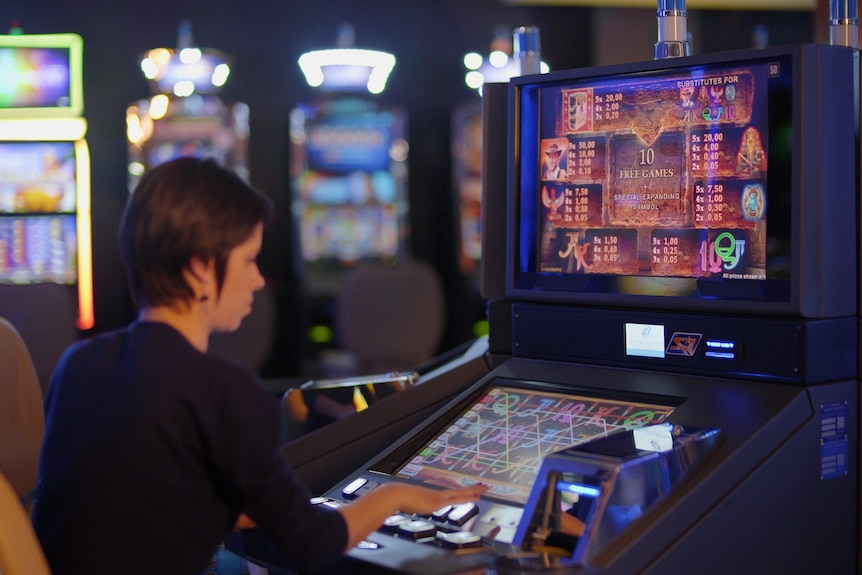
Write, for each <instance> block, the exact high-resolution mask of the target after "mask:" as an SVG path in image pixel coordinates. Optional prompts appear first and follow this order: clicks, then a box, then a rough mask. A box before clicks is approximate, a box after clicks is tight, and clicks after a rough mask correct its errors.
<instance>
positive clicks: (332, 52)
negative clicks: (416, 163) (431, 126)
mask: <svg viewBox="0 0 862 575" xmlns="http://www.w3.org/2000/svg"><path fill="white" fill-rule="evenodd" d="M395 61H396V60H395V56H393V55H392V54H389V53H387V52H382V51H378V50H367V49H359V48H356V47H354V31H353V28H352V26H350V25H348V24H345V25H343V26H341V27H340V28H339V31H338V39H337V42H336V47H335V48H331V49H324V50H313V51H310V52H306V53H304V54H302V55H301V57H300V58H299V62H298V63H299V66H300V68H301V70H302V72H303V74H304V76H305V78H306V81H307V82H308V84H309V86H310V87H312V88H314V89H315V92H316V94H315V97H314V98H310V99H309V100H308V101H304V102H299V103H297V105H296V106H295V107H294V109H293V110H291V113H290V179H291V198H290V204H291V211H292V216H293V218H294V221H295V225H296V228H297V236H298V240H299V241H298V244H299V246H300V249H299V252H300V254H299V263H300V265H299V266H298V267H299V268H301V275H302V282H303V284H304V295H305V299H306V300H307V307H306V312H305V313H306V320H307V323H308V340H309V341H308V343H309V344H311V346H312V348H311V349H310V354H309V355H311V356H312V357H313V358H315V359H316V358H317V356H318V355H319V354H320V352H321V351H324V350H327V349H331V348H332V347H334V346H336V347H337V345H338V342H336V341H334V333H333V332H334V329H335V328H334V324H335V300H336V298H337V296H338V294H339V292H340V291H341V289H342V287H343V285H344V280H345V277H346V276H347V274H349V273H350V272H351V271H352V270H353V269H355V268H356V267H359V266H363V265H378V266H384V267H398V266H399V265H401V264H402V263H403V262H405V261H406V260H407V259H408V258H409V249H408V247H409V245H408V242H409V225H408V222H409V215H410V202H409V196H408V155H409V144H408V139H407V130H408V114H407V110H406V108H405V107H404V106H403V105H401V104H398V103H395V102H390V101H387V100H386V99H385V97H384V96H383V92H384V91H385V89H386V82H387V79H388V77H389V74H390V73H391V72H392V69H393V68H394V66H395ZM319 363H320V365H321V367H320V370H322V372H323V373H325V374H327V373H328V374H329V375H335V376H338V375H354V374H353V373H351V370H350V368H347V373H346V374H345V373H339V370H343V369H344V368H343V367H339V366H338V365H335V364H337V362H332V363H333V365H330V364H329V363H328V362H327V360H326V358H325V357H321V358H320V361H319ZM333 370H334V371H333Z"/></svg>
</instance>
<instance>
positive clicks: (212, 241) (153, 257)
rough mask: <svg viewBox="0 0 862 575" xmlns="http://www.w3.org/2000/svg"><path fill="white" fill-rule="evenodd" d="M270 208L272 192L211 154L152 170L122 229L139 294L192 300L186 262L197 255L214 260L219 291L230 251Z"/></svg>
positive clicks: (149, 302) (143, 302) (141, 298)
mask: <svg viewBox="0 0 862 575" xmlns="http://www.w3.org/2000/svg"><path fill="white" fill-rule="evenodd" d="M271 213H272V204H271V202H270V201H269V199H268V198H266V197H265V196H263V195H262V194H261V193H259V192H257V191H256V190H254V189H253V188H252V187H251V186H249V185H248V184H247V183H246V182H245V181H244V180H243V179H242V178H240V177H239V176H238V175H237V174H236V173H234V172H233V171H231V170H229V169H227V168H224V167H222V166H220V165H219V164H218V163H216V162H215V161H214V160H212V159H203V160H202V159H199V158H192V157H181V158H177V159H174V160H171V161H169V162H165V163H163V164H160V165H158V166H156V167H154V168H152V169H150V170H148V171H147V172H146V173H145V174H144V175H143V177H141V180H140V181H139V183H138V185H137V187H136V188H135V190H134V191H133V192H132V194H131V195H130V196H129V199H128V201H127V202H126V207H125V210H124V211H123V217H122V222H121V224H120V231H119V241H120V252H121V256H122V258H123V264H124V266H125V268H126V274H127V276H128V279H129V283H130V288H131V291H132V295H133V297H134V298H135V301H136V302H137V304H138V305H139V306H161V305H173V304H174V303H177V302H180V301H189V300H191V299H192V298H193V297H194V295H195V294H194V293H193V291H192V288H191V287H190V286H189V285H188V284H187V283H186V281H185V278H184V277H183V269H184V268H187V267H188V265H189V262H190V261H191V259H192V258H194V257H197V258H200V259H201V260H202V261H204V262H209V261H211V260H212V261H214V262H215V272H216V289H217V294H220V293H221V288H222V284H223V283H224V276H225V269H226V267H227V259H228V255H229V254H230V251H231V250H232V249H233V248H235V247H236V246H238V245H239V244H241V243H242V242H244V241H245V240H247V239H248V238H249V236H251V234H252V232H253V231H254V228H255V227H256V226H257V225H258V224H260V223H267V222H268V221H269V218H270V216H271Z"/></svg>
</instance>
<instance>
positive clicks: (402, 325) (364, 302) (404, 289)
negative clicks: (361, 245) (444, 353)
mask: <svg viewBox="0 0 862 575" xmlns="http://www.w3.org/2000/svg"><path fill="white" fill-rule="evenodd" d="M445 308H446V306H445V302H444V296H443V287H442V284H441V282H440V278H439V277H438V276H437V273H436V272H435V271H434V268H432V267H431V266H430V265H429V264H427V263H424V262H420V261H413V262H405V263H403V264H401V265H399V266H396V267H383V266H362V267H358V268H356V269H354V270H353V271H352V272H350V273H349V274H348V275H347V277H346V278H345V282H344V287H343V288H342V290H341V292H340V294H339V296H338V299H337V300H336V307H335V335H336V340H337V341H338V342H340V344H341V346H342V348H343V349H345V350H346V351H348V352H350V353H352V354H354V355H355V356H356V359H357V363H356V372H357V373H356V374H360V375H361V374H373V373H382V372H387V371H400V370H405V369H413V368H415V367H416V366H417V365H419V364H420V363H422V362H424V361H426V360H428V359H430V358H431V357H433V355H434V353H435V352H436V351H437V347H438V346H439V345H440V341H441V339H442V336H443V328H444V325H445V319H446V318H445V311H446V310H445ZM356 374H354V375H356Z"/></svg>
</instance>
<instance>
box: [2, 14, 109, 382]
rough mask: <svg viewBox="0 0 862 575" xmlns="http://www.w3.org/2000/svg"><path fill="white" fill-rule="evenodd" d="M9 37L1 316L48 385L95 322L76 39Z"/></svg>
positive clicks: (86, 162)
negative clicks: (19, 336) (67, 348)
mask: <svg viewBox="0 0 862 575" xmlns="http://www.w3.org/2000/svg"><path fill="white" fill-rule="evenodd" d="M13 32H15V33H12V34H9V35H3V36H0V76H2V78H3V82H2V87H0V292H2V298H0V299H2V302H3V305H2V306H0V309H2V311H0V313H2V314H3V315H4V316H5V317H7V318H8V319H9V320H10V321H12V323H13V324H14V325H16V328H17V329H18V330H19V331H20V332H21V333H22V337H23V338H24V339H25V341H27V342H28V345H29V346H30V347H31V349H33V353H34V361H35V363H36V364H37V365H36V367H37V372H38V374H39V377H40V379H41V380H43V381H45V382H47V377H48V376H50V371H51V370H52V369H53V364H54V362H55V361H56V359H58V358H59V354H60V353H62V351H63V348H64V347H65V345H68V344H70V343H72V342H73V341H74V339H75V338H76V337H77V333H78V332H77V330H88V329H91V328H92V327H93V326H94V323H95V317H94V309H93V268H92V241H91V220H90V154H89V147H88V145H87V140H86V134H87V121H86V119H85V118H84V116H83V113H84V98H83V40H82V39H81V37H80V36H78V35H77V34H24V33H23V32H20V30H14V31H13ZM40 306H41V307H42V308H43V309H41V310H40V309H37V307H40ZM48 309H50V310H51V311H46V310H48ZM44 313H48V314H51V317H43V316H42V314H44ZM66 324H68V325H66ZM40 330H41V331H40ZM45 330H47V331H45ZM58 334H63V335H62V337H61V338H58V337H56V336H57V335H58ZM67 338H68V341H66V339H67ZM59 339H62V340H63V341H58V340H59ZM37 343H38V344H39V345H37ZM55 344H56V345H58V346H59V348H58V349H56V350H55V349H53V347H55ZM51 354H56V357H54V356H51V357H47V356H48V355H51ZM43 356H44V357H43ZM42 360H44V361H42Z"/></svg>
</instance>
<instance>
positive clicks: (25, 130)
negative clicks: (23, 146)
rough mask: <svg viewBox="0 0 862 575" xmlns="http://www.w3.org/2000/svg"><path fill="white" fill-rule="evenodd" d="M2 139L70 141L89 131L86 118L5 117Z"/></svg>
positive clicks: (0, 134)
mask: <svg viewBox="0 0 862 575" xmlns="http://www.w3.org/2000/svg"><path fill="white" fill-rule="evenodd" d="M2 121H3V125H2V130H0V139H2V140H19V141H22V142H69V141H75V140H80V139H81V138H83V137H84V134H86V133H87V120H85V119H84V118H28V119H26V120H25V119H21V118H16V119H12V120H7V119H5V118H4V119H3V120H2Z"/></svg>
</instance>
